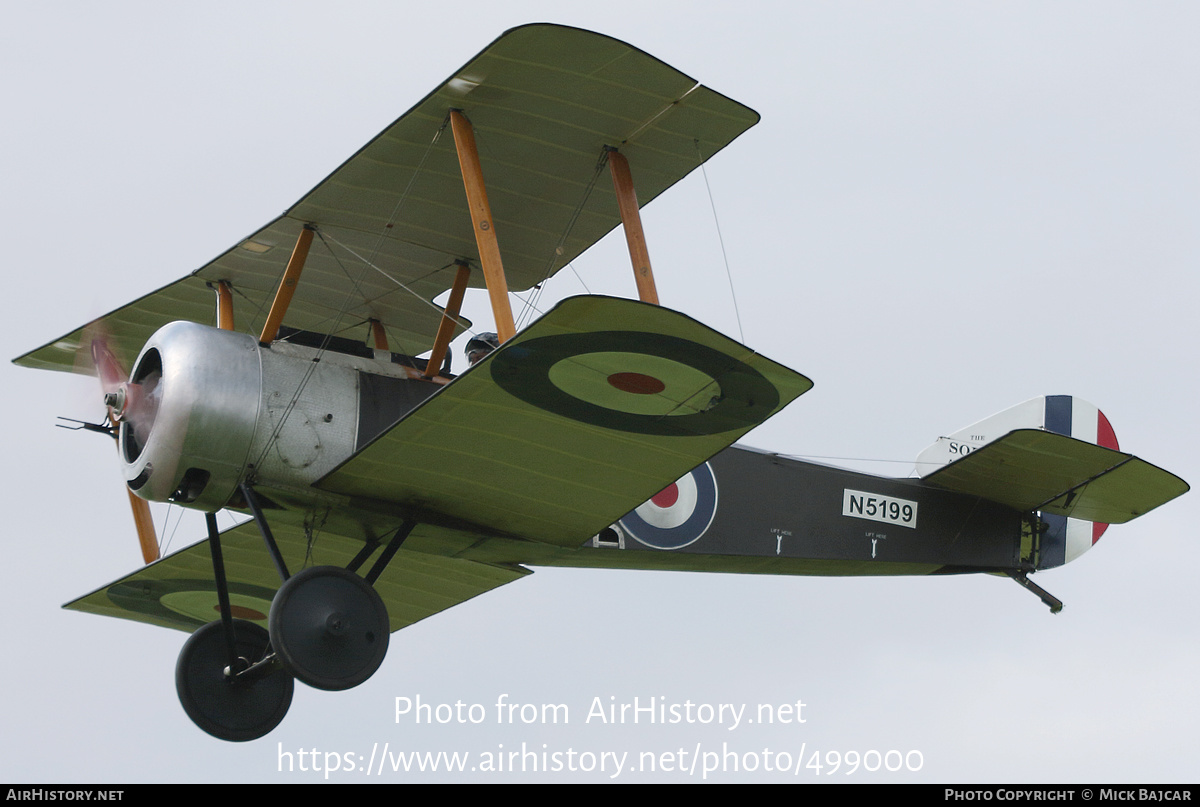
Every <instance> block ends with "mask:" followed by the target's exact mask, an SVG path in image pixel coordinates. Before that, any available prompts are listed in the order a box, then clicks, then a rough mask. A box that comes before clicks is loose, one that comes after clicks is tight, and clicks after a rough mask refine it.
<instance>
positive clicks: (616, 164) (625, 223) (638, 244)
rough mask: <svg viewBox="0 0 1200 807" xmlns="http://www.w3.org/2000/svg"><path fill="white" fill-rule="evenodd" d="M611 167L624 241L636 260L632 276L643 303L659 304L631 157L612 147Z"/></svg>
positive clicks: (609, 153) (631, 259)
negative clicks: (629, 158)
mask: <svg viewBox="0 0 1200 807" xmlns="http://www.w3.org/2000/svg"><path fill="white" fill-rule="evenodd" d="M608 170H609V172H610V173H611V174H612V180H613V190H614V191H615V192H616V194H617V207H618V208H620V211H621V226H622V228H623V229H624V230H625V242H626V243H627V244H628V245H629V260H630V261H632V262H633V279H634V280H635V281H636V282H637V290H638V299H639V300H641V301H642V302H643V303H653V304H654V305H658V289H657V288H656V287H655V285H654V272H653V271H652V270H651V269H650V251H649V250H648V249H647V248H646V233H645V231H643V230H642V216H641V214H640V213H639V212H638V201H637V193H636V192H635V190H634V187H633V175H632V174H631V173H630V171H629V160H627V159H625V155H624V154H622V153H621V152H619V151H617V150H616V149H614V148H610V149H609V150H608Z"/></svg>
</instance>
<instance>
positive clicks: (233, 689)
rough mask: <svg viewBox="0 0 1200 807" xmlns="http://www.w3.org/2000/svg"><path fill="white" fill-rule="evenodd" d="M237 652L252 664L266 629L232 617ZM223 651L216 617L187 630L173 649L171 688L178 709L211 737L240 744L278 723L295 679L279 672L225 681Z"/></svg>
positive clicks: (263, 648)
mask: <svg viewBox="0 0 1200 807" xmlns="http://www.w3.org/2000/svg"><path fill="white" fill-rule="evenodd" d="M233 631H234V636H235V637H236V641H235V643H234V645H235V647H236V649H237V654H238V655H239V656H241V657H242V658H244V659H246V660H247V661H248V662H250V663H251V664H253V663H254V662H256V661H259V660H261V659H262V658H263V656H264V655H265V653H266V650H267V647H268V645H269V643H270V637H269V636H268V634H267V631H265V630H263V629H262V628H261V627H259V626H258V625H256V624H254V623H253V622H246V621H244V620H240V619H235V620H234V621H233ZM228 666H229V650H228V647H227V645H226V643H225V628H224V626H223V625H222V624H221V621H220V620H217V621H216V622H209V623H208V624H207V625H205V626H204V627H202V628H200V629H199V630H197V631H196V632H195V633H193V634H192V636H191V638H189V639H188V640H187V641H186V642H185V643H184V645H183V649H182V650H181V651H180V652H179V661H178V662H177V663H176V665H175V689H176V691H177V692H178V693H179V702H180V703H181V704H183V711H185V712H187V716H188V717H190V718H191V719H192V722H193V723H195V724H196V725H197V726H199V727H200V728H202V729H203V730H204V731H206V732H208V733H209V734H211V735H212V736H214V737H216V738H218V739H221V740H228V741H230V742H235V743H240V742H246V741H247V740H256V739H258V738H259V737H262V736H263V735H265V734H269V733H270V732H271V730H272V729H274V728H275V727H276V726H278V725H279V723H280V721H281V720H283V718H284V715H286V714H287V711H288V707H290V706H291V705H292V693H293V692H294V691H295V687H296V683H295V682H294V681H293V680H292V678H291V676H289V675H287V674H286V673H284V672H283V671H282V670H277V671H275V672H273V673H269V674H267V675H264V676H261V677H254V678H251V679H230V678H227V677H226V676H225V668H226V667H228Z"/></svg>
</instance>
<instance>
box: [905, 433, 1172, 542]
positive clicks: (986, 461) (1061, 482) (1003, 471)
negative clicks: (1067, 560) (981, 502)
mask: <svg viewBox="0 0 1200 807" xmlns="http://www.w3.org/2000/svg"><path fill="white" fill-rule="evenodd" d="M922 481H924V482H925V483H927V484H930V485H933V486H936V487H940V488H944V489H946V490H952V491H956V492H958V493H968V494H971V495H975V496H979V497H981V498H984V499H987V500H989V501H993V502H999V503H1000V504H1005V505H1008V506H1009V507H1014V508H1016V509H1018V510H1023V511H1026V512H1032V511H1035V510H1040V511H1042V512H1046V513H1053V514H1055V515H1061V516H1069V517H1071V518H1078V519H1084V520H1086V521H1099V522H1105V523H1111V524H1121V523H1124V522H1126V521H1130V520H1132V519H1134V518H1137V517H1138V516H1140V515H1143V514H1145V513H1148V512H1149V511H1151V510H1153V509H1154V508H1155V507H1158V506H1159V505H1161V504H1166V503H1167V502H1169V501H1170V500H1171V499H1174V498H1175V497H1176V496H1181V495H1183V494H1184V493H1186V492H1187V491H1188V484H1187V483H1186V482H1184V481H1183V480H1182V479H1180V478H1179V477H1177V476H1175V475H1174V474H1172V473H1170V472H1168V471H1164V470H1163V469H1161V468H1158V467H1156V466H1154V465H1151V464H1150V463H1148V462H1145V461H1144V460H1141V459H1138V458H1137V457H1135V456H1133V455H1132V454H1125V453H1123V452H1120V451H1114V450H1112V449H1109V448H1103V447H1101V446H1097V445H1093V444H1091V443H1087V442H1084V441H1083V440H1076V439H1074V438H1072V437H1067V436H1065V435H1062V434H1054V433H1052V432H1047V431H1041V430H1039V429H1019V430H1017V431H1013V432H1009V433H1008V434H1006V435H1005V436H1004V437H1001V438H1000V439H998V440H995V441H994V442H991V443H989V444H988V445H986V446H984V447H983V448H980V449H977V450H975V451H973V452H971V453H970V454H968V455H967V456H965V457H963V458H962V459H959V460H956V461H954V462H952V463H950V464H949V465H947V466H946V467H944V468H941V469H940V470H938V471H936V472H934V473H932V474H930V475H929V476H926V477H925V478H924V479H923V480H922Z"/></svg>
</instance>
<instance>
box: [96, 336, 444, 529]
mask: <svg viewBox="0 0 1200 807" xmlns="http://www.w3.org/2000/svg"><path fill="white" fill-rule="evenodd" d="M358 347H359V348H360V349H359V351H357V352H358V354H359V355H346V354H344V353H340V352H334V351H329V350H325V351H321V350H318V349H316V348H313V347H305V346H303V345H297V344H289V343H287V342H275V343H274V344H272V345H271V346H270V347H269V348H265V347H262V346H260V345H259V343H258V341H257V340H256V339H255V338H254V337H253V336H250V335H247V334H243V333H236V332H233V331H223V330H217V329H215V328H211V327H208V326H205V325H199V324H196V323H192V322H173V323H171V324H169V325H165V326H164V327H162V328H161V329H159V330H158V331H157V332H156V333H155V334H154V335H153V336H152V337H150V340H149V341H148V342H147V343H146V345H145V347H143V348H142V352H141V354H140V355H139V356H138V359H137V362H136V363H135V364H134V368H133V372H132V373H131V375H130V379H129V382H128V383H126V384H123V385H121V388H120V389H119V390H117V392H116V393H113V394H110V395H109V396H107V398H106V400H107V401H108V403H109V404H110V405H111V406H112V407H113V409H114V413H115V415H116V417H117V419H119V421H120V432H119V437H118V440H119V449H120V452H119V453H120V458H121V463H122V466H123V470H124V473H125V480H126V482H127V483H128V484H129V487H130V488H131V489H132V490H133V491H134V492H135V493H137V495H138V496H141V497H142V498H143V499H148V500H150V501H171V502H175V503H177V504H180V505H183V506H186V507H192V508H196V509H200V510H207V511H213V510H217V509H220V508H221V507H224V506H225V505H226V504H227V503H228V502H229V500H230V499H231V498H232V497H233V496H234V495H235V493H236V492H237V487H238V485H239V483H241V482H242V481H243V480H244V479H246V478H247V477H253V478H254V480H255V482H256V483H257V484H260V485H267V486H270V487H272V488H276V489H280V488H282V489H287V490H290V491H294V492H295V493H296V494H299V495H300V496H302V497H303V496H305V495H306V492H307V495H308V496H311V495H312V490H311V485H312V484H313V483H314V482H316V481H317V480H318V479H320V478H321V477H322V476H324V475H325V474H327V473H328V472H330V471H332V470H333V469H334V468H336V467H337V466H338V465H339V464H340V463H341V462H343V461H344V460H345V459H346V458H347V457H349V456H350V455H351V454H353V453H354V451H355V450H356V449H357V448H359V447H361V446H362V445H365V444H366V442H368V441H369V440H370V439H371V438H373V437H374V436H375V435H376V434H378V433H379V432H380V431H382V430H384V429H385V428H386V427H387V426H389V425H390V424H391V423H392V422H394V421H395V420H396V419H398V418H399V417H400V416H401V415H402V414H403V413H404V412H405V411H407V410H408V409H410V408H411V407H412V406H414V405H415V404H416V403H419V402H420V400H423V399H424V398H425V397H428V395H429V394H431V393H432V392H433V391H436V389H438V387H437V385H435V384H431V383H428V382H423V381H418V380H409V379H408V378H407V373H406V371H405V368H404V367H401V366H399V365H398V364H396V363H395V361H394V359H395V357H392V356H391V354H383V356H382V357H380V358H375V354H376V353H377V352H376V351H369V350H366V349H365V348H362V346H361V345H358Z"/></svg>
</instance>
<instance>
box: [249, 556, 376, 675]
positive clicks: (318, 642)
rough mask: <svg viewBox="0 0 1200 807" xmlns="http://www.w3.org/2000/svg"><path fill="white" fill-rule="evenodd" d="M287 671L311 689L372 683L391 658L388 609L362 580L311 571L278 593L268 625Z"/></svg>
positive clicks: (322, 569)
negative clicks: (384, 661)
mask: <svg viewBox="0 0 1200 807" xmlns="http://www.w3.org/2000/svg"><path fill="white" fill-rule="evenodd" d="M267 625H268V627H269V628H270V633H271V646H272V647H273V648H274V649H275V652H276V653H278V654H279V658H280V659H281V660H282V661H283V664H284V667H285V668H286V669H287V670H288V672H290V673H291V674H292V675H294V676H295V677H296V678H297V679H298V680H300V681H303V682H304V683H306V684H308V685H309V686H311V687H316V688H317V689H327V690H342V689H350V688H351V687H356V686H358V685H359V684H361V683H362V682H363V681H366V680H367V679H368V678H370V677H371V676H372V675H373V674H374V673H375V671H376V670H378V669H379V665H380V664H382V663H383V658H384V656H386V655H387V648H388V637H389V635H390V633H391V626H390V624H389V622H388V614H387V607H386V606H385V605H384V604H383V600H382V599H381V598H380V597H379V594H378V592H376V591H375V589H374V588H373V587H372V586H371V584H370V583H368V582H367V581H366V580H364V579H363V578H361V577H359V576H358V575H356V574H354V573H353V572H349V571H346V570H345V569H341V568H338V567H337V566H313V567H310V568H308V569H305V570H304V571H302V572H299V573H298V574H296V575H295V576H293V577H291V578H290V579H289V580H288V581H287V582H286V583H284V584H283V585H282V586H280V587H279V591H278V592H277V593H276V594H275V599H274V600H272V601H271V615H270V618H269V619H268V620H267Z"/></svg>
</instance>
